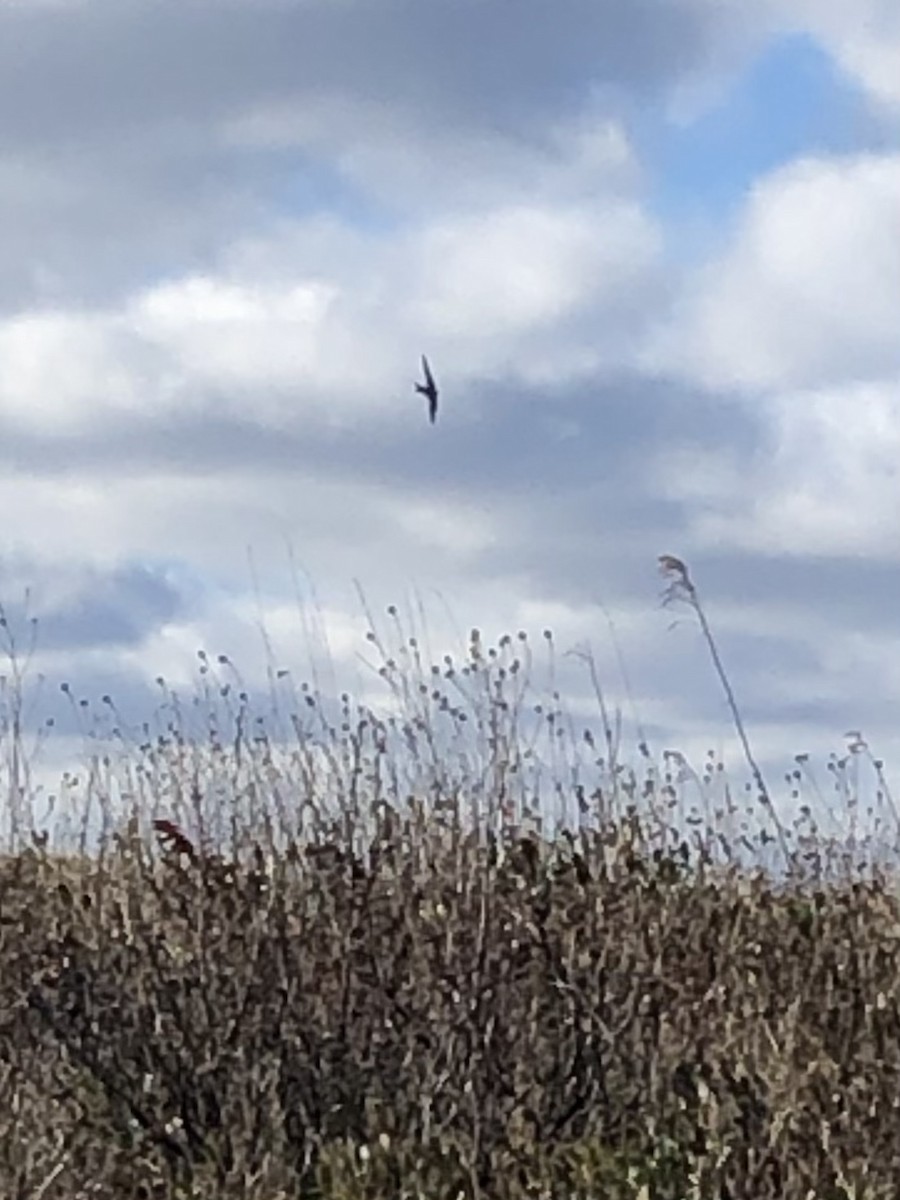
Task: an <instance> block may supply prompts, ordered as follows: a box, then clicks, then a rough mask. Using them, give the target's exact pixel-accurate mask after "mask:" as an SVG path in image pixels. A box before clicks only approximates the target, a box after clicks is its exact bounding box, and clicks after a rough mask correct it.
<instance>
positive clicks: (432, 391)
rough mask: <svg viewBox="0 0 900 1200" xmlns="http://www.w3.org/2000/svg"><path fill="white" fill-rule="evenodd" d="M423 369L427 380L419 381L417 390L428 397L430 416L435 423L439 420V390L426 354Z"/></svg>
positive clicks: (423, 357) (423, 356)
mask: <svg viewBox="0 0 900 1200" xmlns="http://www.w3.org/2000/svg"><path fill="white" fill-rule="evenodd" d="M422 371H423V373H424V375H425V382H424V383H417V384H416V385H415V386H416V391H417V392H420V393H421V394H422V395H423V396H427V397H428V417H429V420H430V421H431V423H432V425H433V424H434V423H435V421H436V420H437V404H438V390H437V384H436V383H435V382H434V376H433V375H432V374H431V367H429V365H428V359H427V358H426V357H425V355H424V354H423V355H422Z"/></svg>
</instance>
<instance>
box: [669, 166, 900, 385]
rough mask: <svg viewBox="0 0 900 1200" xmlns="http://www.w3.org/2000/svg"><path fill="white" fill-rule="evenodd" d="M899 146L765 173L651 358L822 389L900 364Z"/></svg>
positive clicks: (709, 381) (696, 373)
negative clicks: (899, 330)
mask: <svg viewBox="0 0 900 1200" xmlns="http://www.w3.org/2000/svg"><path fill="white" fill-rule="evenodd" d="M898 207H900V156H897V155H874V154H867V155H863V156H859V157H847V158H835V159H805V160H801V161H799V162H796V163H792V164H790V165H789V166H787V167H784V168H782V169H781V170H778V171H776V172H774V173H773V174H771V175H769V176H768V177H766V178H765V179H763V180H761V181H760V182H759V183H758V184H757V185H756V187H755V188H754V189H753V192H752V193H751V195H750V196H749V198H748V201H747V204H746V206H745V208H744V210H743V212H742V213H741V214H740V216H739V218H738V221H737V225H736V228H735V230H734V233H733V236H732V239H731V243H730V245H729V247H728V248H727V249H726V251H725V252H724V254H723V255H722V256H721V257H719V258H717V259H716V260H715V261H713V262H711V263H709V264H708V265H707V266H706V267H705V268H704V269H703V270H702V271H700V272H698V273H696V274H695V275H693V276H689V277H688V280H687V282H686V284H685V288H684V291H683V293H682V295H681V296H680V297H679V299H678V301H677V302H676V304H675V305H674V308H673V314H672V319H671V323H670V324H669V325H668V327H666V328H665V330H664V332H663V333H662V334H661V335H660V337H659V338H658V340H656V342H655V344H654V345H653V346H652V348H651V350H650V351H649V353H648V358H649V361H652V362H655V363H657V364H658V365H660V366H667V367H670V368H671V369H673V370H677V371H679V372H680V373H682V374H683V375H684V376H686V377H687V378H690V379H693V380H696V381H697V382H698V383H700V384H702V385H703V386H706V387H711V388H716V387H718V388H725V389H729V388H735V389H739V390H740V389H743V390H754V389H762V388H776V387H784V388H794V389H797V388H802V387H819V386H824V385H827V384H828V383H838V382H842V381H846V382H850V381H855V380H861V379H867V378H868V379H874V378H878V377H881V376H885V375H887V374H889V373H890V372H892V371H895V370H897V369H900V343H898V341H897V337H896V330H897V328H898V326H900V240H898V238H897V236H896V214H897V211H898Z"/></svg>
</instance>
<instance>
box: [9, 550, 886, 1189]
mask: <svg viewBox="0 0 900 1200" xmlns="http://www.w3.org/2000/svg"><path fill="white" fill-rule="evenodd" d="M673 561H677V560H673ZM694 599H695V600H696V594H695V593H694ZM697 603H698V604H699V602H697ZM698 611H699V610H698ZM708 629H709V627H708V625H707V626H706V630H707V631H708ZM709 636H710V638H711V637H712V635H711V633H710V635H709ZM370 640H371V641H372V642H373V644H374V645H375V646H376V649H378V648H380V649H381V654H382V660H381V666H380V671H381V673H382V678H383V680H384V681H385V682H386V684H387V686H388V688H389V689H390V691H391V693H392V694H393V695H394V697H395V699H396V702H397V703H396V715H395V716H393V717H389V718H388V717H383V718H382V717H378V716H376V715H375V714H374V713H373V712H371V711H370V710H369V709H367V708H366V707H364V706H362V705H357V704H354V703H353V702H352V701H351V699H350V698H349V697H344V698H343V699H342V701H341V704H340V706H339V711H338V712H337V713H336V714H334V719H333V720H329V718H328V716H327V715H326V708H327V706H326V705H325V703H324V702H323V700H322V698H321V697H320V696H316V695H315V694H314V693H313V692H312V691H311V690H306V691H303V690H301V692H300V693H299V695H298V698H297V699H298V703H297V707H296V710H295V711H292V712H291V713H290V714H289V717H290V719H289V721H288V722H287V726H288V727H289V728H290V729H291V730H292V733H293V741H292V742H291V743H290V744H287V743H286V742H285V741H284V739H282V740H281V741H277V740H276V739H275V738H274V737H273V736H272V735H270V734H269V733H268V732H267V731H266V730H265V729H263V728H261V727H259V726H258V725H257V726H254V725H253V723H252V722H251V721H249V720H248V718H247V711H246V708H245V702H244V700H242V699H240V698H237V699H236V700H235V701H234V705H235V707H234V708H229V705H230V704H231V703H232V701H231V699H228V698H226V701H225V704H224V708H223V707H222V706H221V705H219V706H217V707H216V709H215V711H216V713H217V714H218V716H217V720H216V721H214V722H210V721H209V720H205V722H204V724H205V727H206V729H207V733H206V735H205V737H204V738H202V739H201V738H197V737H193V738H192V737H190V736H188V735H187V734H186V732H185V730H184V728H182V727H181V726H179V725H178V724H177V722H176V723H175V724H173V726H172V727H171V728H170V729H168V730H167V731H165V732H164V733H163V734H161V735H159V736H157V737H155V738H152V739H149V740H148V741H147V742H146V744H144V745H142V746H138V747H134V748H133V750H132V751H130V752H129V753H130V757H129V756H125V757H124V758H120V759H119V760H117V762H116V763H113V764H110V762H108V761H107V762H105V763H104V762H98V763H96V764H95V767H96V769H95V770H94V771H93V773H92V776H91V777H92V779H93V780H94V783H95V786H98V787H99V785H98V782H97V781H100V783H102V782H103V781H104V780H105V781H106V782H107V783H109V781H110V779H111V774H110V773H111V772H112V773H115V772H118V776H117V783H118V789H117V790H118V792H119V793H127V794H130V795H131V797H132V807H131V811H130V815H129V819H128V821H127V822H124V823H123V822H121V821H116V820H113V819H112V813H111V801H110V798H109V795H108V794H107V795H104V794H103V790H102V788H99V791H100V795H99V797H98V798H97V807H98V811H100V812H101V814H102V815H103V821H102V830H101V843H100V850H99V853H87V851H80V852H78V853H75V854H70V855H68V856H65V855H63V854H61V853H59V852H54V841H53V839H52V838H51V839H50V840H49V841H48V842H47V843H45V842H44V841H43V839H42V838H41V837H40V836H39V837H37V839H36V841H35V844H34V845H32V846H29V847H27V848H23V847H21V846H20V847H19V848H18V849H17V850H16V852H15V853H11V854H9V855H8V856H7V857H6V858H5V859H4V860H2V862H0V1044H2V1053H0V1075H2V1078H0V1194H2V1195H3V1196H9V1197H22V1198H23V1200H24V1198H26V1197H28V1198H31V1197H43V1198H44V1200H75V1198H76V1197H88V1196H91V1197H109V1198H110V1200H112V1198H116V1200H118V1198H120V1197H126V1196H128V1197H131V1196H146V1197H150V1196H159V1197H173V1198H174V1197H184V1198H185V1200H186V1198H188V1197H197V1198H198V1200H199V1198H205V1197H209V1198H210V1200H212V1198H213V1197H216V1198H218V1200H231V1198H234V1200H238V1198H240V1200H277V1198H283V1200H287V1198H288V1197H291V1198H293V1197H308V1198H309V1200H312V1198H313V1197H316V1198H319V1200H364V1198H367V1200H381V1198H382V1197H384V1198H387V1197H390V1198H392V1200H393V1198H400V1197H408V1198H409V1200H412V1198H414V1197H427V1198H429V1200H431V1198H432V1197H433V1198H444V1197H446V1198H447V1200H455V1198H456V1197H460V1196H461V1197H472V1198H473V1200H474V1198H475V1197H484V1198H485V1200H487V1198H491V1200H507V1198H508V1200H513V1198H522V1200H524V1198H525V1197H540V1196H547V1197H553V1198H555V1197H560V1198H562V1197H573V1198H575V1197H582V1198H584V1200H588V1198H596V1200H600V1198H606V1197H612V1198H620V1197H621V1198H623V1200H624V1198H626V1197H632V1198H634V1200H638V1198H642V1200H652V1198H659V1200H687V1198H688V1197H698V1198H705V1197H710V1198H713V1197H715V1198H720V1197H721V1198H729V1197H730V1198H732V1200H738V1198H744V1197H746V1198H747V1200H751V1198H752V1200H765V1198H767V1197H772V1198H773V1200H774V1198H776V1197H777V1198H778V1200H793V1198H797V1200H801V1198H803V1200H806V1198H808V1197H822V1198H827V1200H839V1198H840V1200H843V1198H846V1197H856V1198H862V1197H867V1198H872V1200H874V1198H876V1197H885V1198H887V1197H893V1196H894V1195H895V1194H896V1180H897V1178H898V1174H900V1162H898V1158H900V1151H898V1149H897V1139H896V1127H897V1118H898V1113H897V1109H898V1106H900V1092H898V1087H897V1080H898V1077H900V974H898V972H897V970H896V966H895V962H896V949H897V946H896V943H897V939H898V931H900V924H898V906H900V902H898V900H897V898H896V896H895V891H894V887H893V884H892V881H891V880H890V879H888V878H886V877H883V876H881V875H880V874H879V873H878V872H877V871H870V872H869V873H868V876H865V877H864V876H863V875H862V874H861V873H856V874H854V873H853V872H850V871H845V872H843V873H842V874H841V873H840V872H837V874H836V876H835V877H834V878H830V877H829V878H826V876H828V871H827V870H826V868H827V867H828V865H829V864H827V863H825V862H824V861H823V860H822V857H821V854H822V848H821V847H819V848H818V849H817V850H815V852H814V853H810V854H809V855H807V859H806V860H803V859H802V858H801V854H800V831H801V826H800V825H798V826H797V828H796V829H795V830H794V831H792V830H790V829H783V828H781V827H780V826H779V827H778V828H777V830H776V833H775V835H774V836H775V839H776V842H777V844H779V845H780V846H781V847H782V848H783V849H784V850H785V851H786V852H787V853H786V857H787V858H788V860H789V863H790V866H791V873H790V874H789V876H788V879H787V883H786V884H785V885H783V886H777V885H776V883H775V881H774V880H773V879H772V878H771V877H770V876H768V875H766V874H765V873H763V872H761V871H759V872H753V871H751V870H749V869H748V868H747V867H746V866H745V865H741V863H739V862H738V855H737V850H736V846H737V841H738V839H739V838H740V837H741V836H743V837H747V834H746V832H744V833H742V831H741V827H740V820H739V818H740V814H739V813H738V811H737V807H736V806H735V805H733V804H730V805H729V807H728V809H727V811H726V812H724V813H720V814H718V815H717V814H715V813H712V814H711V818H712V819H711V821H709V822H707V824H706V826H705V827H703V828H700V829H697V830H695V831H694V833H693V834H692V835H691V837H690V839H688V837H687V836H686V835H685V833H684V822H683V821H682V820H680V819H679V817H680V815H682V814H681V813H680V810H681V806H682V801H683V797H682V796H681V794H680V792H679V786H678V784H677V781H676V780H673V779H672V778H670V777H667V776H666V775H665V773H664V772H663V773H659V772H656V771H655V770H648V773H647V775H646V777H645V778H644V779H638V778H637V777H636V776H635V775H634V774H633V773H631V772H629V771H628V770H626V769H624V768H623V767H622V765H621V763H620V762H619V760H618V756H619V748H618V745H617V741H616V737H615V733H614V730H613V729H611V728H610V726H609V724H608V722H605V723H604V725H603V729H602V730H601V732H600V734H599V736H598V737H597V739H596V740H597V742H598V743H602V744H604V746H605V751H604V753H603V754H602V755H598V754H597V752H596V749H595V747H594V739H593V736H592V735H590V734H589V735H588V736H587V737H585V736H583V734H582V733H577V734H576V732H575V731H574V730H571V729H570V728H569V727H568V726H567V723H566V720H565V717H564V714H563V712H562V711H561V709H560V707H559V706H558V705H557V704H556V700H557V699H558V697H557V698H553V697H551V702H550V703H549V704H544V705H543V706H542V708H541V711H540V712H539V713H535V712H534V706H533V704H531V698H530V693H529V679H530V671H531V650H530V647H529V643H528V639H527V638H525V637H524V636H522V637H518V638H509V639H503V640H502V641H501V643H500V644H499V645H498V646H496V647H492V648H487V647H485V646H484V645H483V644H482V642H481V639H480V638H479V637H477V636H473V638H472V641H471V644H470V646H469V648H468V653H467V655H466V657H465V660H464V661H463V662H461V663H459V664H454V663H452V662H449V661H447V662H444V663H443V664H442V665H441V666H440V667H435V668H432V667H431V666H430V665H426V664H425V663H424V662H423V661H422V660H421V658H420V656H419V652H418V646H417V645H416V643H415V639H414V638H413V639H410V638H408V637H406V636H404V637H403V638H402V639H400V641H399V645H398V648H397V649H396V650H395V651H394V652H393V653H391V652H389V651H388V650H386V649H385V648H384V647H383V645H382V642H381V640H380V639H379V638H378V637H377V636H376V635H375V634H374V632H373V635H372V638H371V639H370ZM548 641H551V642H552V639H548ZM723 678H724V673H723ZM210 694H213V693H210ZM214 694H215V695H217V696H219V697H220V698H221V696H222V691H221V689H218V688H216V689H214ZM207 699H209V697H207ZM217 704H218V702H217ZM736 711H737V710H736V708H735V712H736ZM603 712H604V713H605V708H603ZM529 714H530V716H529ZM207 715H208V714H207ZM738 719H739V717H738ZM248 728H252V729H253V730H254V732H253V735H252V736H249V735H247V734H246V732H242V731H246V730H247V729H248ZM235 730H237V733H235ZM560 730H562V733H560V732H559V731H560ZM743 737H744V741H745V749H746V750H747V752H748V754H749V753H750V750H749V740H748V739H747V738H746V734H745V733H744V734H743ZM585 754H586V755H587V759H585V758H584V757H583V756H584V755H585ZM579 756H582V757H579ZM751 761H754V760H752V759H751ZM548 763H549V764H550V765H551V767H553V770H552V771H551V774H550V780H549V782H550V786H551V790H552V792H553V793H554V794H555V795H556V797H557V800H558V803H559V809H560V811H561V812H569V813H572V814H574V815H575V817H576V818H577V820H576V821H574V822H570V828H569V830H568V831H566V830H563V829H560V828H558V827H557V828H555V829H552V830H550V829H547V828H545V827H543V826H542V824H541V821H540V819H539V816H538V813H537V808H538V804H539V800H540V787H539V784H541V783H543V786H544V787H545V788H546V785H547V773H546V772H547V764H548ZM588 766H591V767H592V768H593V774H592V775H591V776H590V778H591V784H590V786H588V785H587V784H586V783H585V782H582V780H584V779H587V778H588V773H587V767H588ZM101 768H102V769H101ZM104 770H105V771H106V774H105V775H104V773H103V772H104ZM756 771H757V774H758V775H759V777H758V780H757V782H758V783H759V784H760V786H761V787H763V788H764V787H765V785H764V784H763V783H762V777H761V774H759V772H758V768H757V769H756ZM765 797H766V799H767V800H769V793H768V791H767V790H766V791H765ZM763 807H764V808H765V805H764V806H763ZM770 810H771V812H773V813H774V809H773V808H772V804H771V801H770V800H769V807H768V808H766V809H765V811H766V812H769V811H770ZM720 818H721V820H720ZM154 823H155V824H154ZM803 830H804V831H805V832H807V833H808V830H809V823H808V821H807V823H806V825H804V826H803ZM817 854H818V855H819V857H818V858H817V857H816V855H817ZM801 863H803V870H802V871H801V869H800V864H801Z"/></svg>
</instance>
